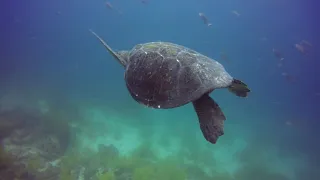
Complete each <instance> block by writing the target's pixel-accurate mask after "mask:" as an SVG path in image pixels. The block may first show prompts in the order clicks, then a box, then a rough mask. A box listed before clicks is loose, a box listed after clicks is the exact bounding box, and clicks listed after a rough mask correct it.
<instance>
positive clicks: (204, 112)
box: [193, 94, 226, 144]
mask: <svg viewBox="0 0 320 180" xmlns="http://www.w3.org/2000/svg"><path fill="white" fill-rule="evenodd" d="M193 107H194V109H195V111H196V113H197V115H198V119H199V123H200V129H201V131H202V134H203V136H204V138H205V139H206V140H207V141H209V142H211V143H212V144H215V143H216V142H217V140H218V138H219V136H222V135H223V134H224V131H223V127H224V121H225V120H226V117H225V116H224V114H223V112H222V111H221V109H220V107H219V105H218V104H217V103H216V102H215V101H214V100H213V99H212V98H211V97H210V96H209V95H208V94H204V95H203V96H201V97H200V98H199V99H197V100H196V101H194V102H193Z"/></svg>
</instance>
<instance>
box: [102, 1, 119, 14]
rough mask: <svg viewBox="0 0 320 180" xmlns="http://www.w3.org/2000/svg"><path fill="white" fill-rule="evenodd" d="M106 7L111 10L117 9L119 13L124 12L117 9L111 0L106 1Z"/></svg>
mask: <svg viewBox="0 0 320 180" xmlns="http://www.w3.org/2000/svg"><path fill="white" fill-rule="evenodd" d="M105 5H106V7H107V8H108V9H110V10H115V11H117V12H118V13H119V14H122V12H121V11H120V10H119V9H116V8H115V7H114V6H113V5H112V4H111V3H110V2H109V1H107V2H106V4H105Z"/></svg>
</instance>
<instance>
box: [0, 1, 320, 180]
mask: <svg viewBox="0 0 320 180" xmlns="http://www.w3.org/2000/svg"><path fill="white" fill-rule="evenodd" d="M317 7H320V6H319V3H318V4H317V3H315V2H314V1H311V0H255V1H254V0H224V1H221V0H161V1H160V0H110V1H104V0H55V1H49V0H29V1H24V0H10V1H9V0H3V1H1V3H0V32H1V33H0V46H1V49H0V140H1V146H0V179H1V180H14V179H28V180H91V179H93V180H95V179H97V180H129V179H130V180H131V179H132V180H319V179H320V140H319V139H320V131H319V124H320V123H319V120H320V118H319V117H320V116H319V111H320V103H319V100H320V72H319V70H318V69H319V67H320V61H319V40H320V38H319V34H318V32H320V26H319V18H318V17H320V15H319V13H318V12H317ZM199 13H204V14H205V17H206V18H207V20H208V21H210V23H212V25H211V26H207V25H206V24H204V22H203V21H202V20H203V19H201V17H199ZM317 22H318V23H317ZM89 29H92V30H93V31H95V32H96V33H97V34H98V35H100V36H101V37H102V38H103V39H104V40H105V41H107V42H108V44H109V45H110V46H111V47H112V48H113V49H115V50H130V49H131V48H132V47H133V46H134V45H136V44H139V43H145V42H150V41H169V42H173V43H177V44H180V45H183V46H186V47H189V48H191V49H194V50H196V51H198V52H200V53H202V54H204V55H207V56H209V57H211V58H213V59H215V60H217V61H219V62H220V63H222V64H223V65H224V67H225V68H226V70H227V71H228V72H229V73H230V74H231V75H232V76H234V77H235V78H237V79H240V80H242V81H244V82H245V83H246V84H248V86H249V88H250V89H251V93H250V94H249V96H248V98H239V97H236V96H234V95H233V94H231V93H230V92H229V91H228V90H227V89H219V90H216V91H214V92H212V93H211V97H212V98H214V99H215V100H216V101H217V102H218V104H219V105H220V107H221V108H222V110H223V112H224V113H225V115H226V117H227V120H226V121H225V134H224V135H223V136H221V137H220V138H219V140H218V142H217V143H216V144H210V143H209V142H207V141H206V140H205V139H204V138H203V135H202V133H201V131H200V128H199V122H198V119H197V116H196V113H195V112H194V110H193V107H192V105H191V104H187V105H185V106H182V107H179V108H174V109H166V110H163V109H162V110H161V109H151V108H146V107H145V106H143V105H141V104H138V103H137V102H135V101H134V100H133V99H132V98H131V96H130V94H129V93H128V90H127V88H126V86H125V82H124V69H123V67H121V65H120V64H119V63H118V62H117V61H116V60H115V59H114V58H113V57H112V56H111V55H110V54H109V53H108V52H107V51H106V50H105V48H104V47H103V46H102V45H101V44H100V43H99V41H98V40H97V39H96V38H95V37H94V36H93V35H92V34H91V33H90V32H89Z"/></svg>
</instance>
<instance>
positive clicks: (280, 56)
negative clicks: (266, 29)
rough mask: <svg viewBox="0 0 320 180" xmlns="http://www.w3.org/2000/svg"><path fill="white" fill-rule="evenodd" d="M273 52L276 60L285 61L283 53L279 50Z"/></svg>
mask: <svg viewBox="0 0 320 180" xmlns="http://www.w3.org/2000/svg"><path fill="white" fill-rule="evenodd" d="M272 52H273V54H274V56H275V57H276V58H278V59H279V60H284V57H283V55H282V53H281V52H280V51H279V50H278V49H275V48H273V49H272Z"/></svg>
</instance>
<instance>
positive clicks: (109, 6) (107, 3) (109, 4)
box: [106, 1, 114, 10]
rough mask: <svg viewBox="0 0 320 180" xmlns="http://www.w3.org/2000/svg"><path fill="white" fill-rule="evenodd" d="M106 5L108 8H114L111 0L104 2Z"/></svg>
mask: <svg viewBox="0 0 320 180" xmlns="http://www.w3.org/2000/svg"><path fill="white" fill-rule="evenodd" d="M106 7H107V8H109V9H111V10H113V9H114V8H113V5H112V4H111V2H109V1H107V2H106Z"/></svg>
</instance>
